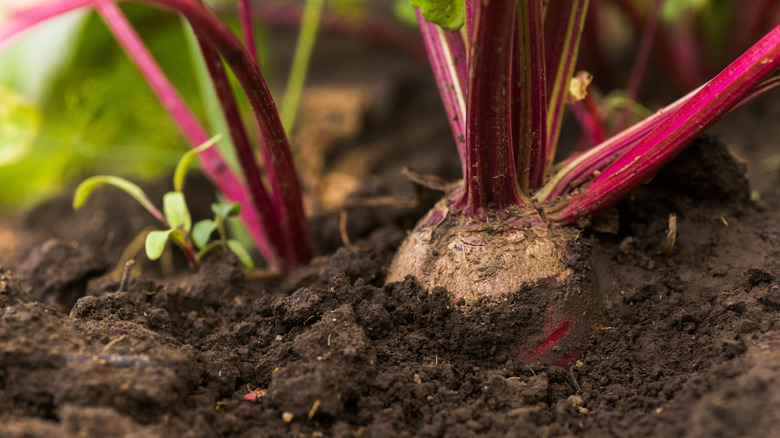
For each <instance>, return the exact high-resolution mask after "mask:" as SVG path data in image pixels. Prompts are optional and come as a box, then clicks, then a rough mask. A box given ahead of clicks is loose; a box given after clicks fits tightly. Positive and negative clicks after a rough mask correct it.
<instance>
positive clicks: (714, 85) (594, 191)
mask: <svg viewBox="0 0 780 438" xmlns="http://www.w3.org/2000/svg"><path fill="white" fill-rule="evenodd" d="M778 66H780V26H778V27H776V28H774V29H773V30H772V31H771V32H769V33H768V34H767V35H766V36H764V37H763V38H762V39H761V40H760V41H759V42H758V43H756V44H755V45H754V46H753V47H751V48H750V50H748V51H747V52H746V53H745V54H743V55H742V56H740V57H739V58H738V59H737V60H736V61H734V62H733V63H732V64H731V65H729V66H728V67H727V68H726V69H725V70H723V71H722V72H721V73H720V74H718V75H717V76H715V78H713V79H712V80H711V81H709V82H708V83H707V84H705V85H704V87H702V88H701V89H700V90H699V91H698V92H696V93H695V94H694V95H693V96H692V97H691V98H690V99H688V100H686V101H685V102H684V103H683V104H682V105H680V107H679V108H678V109H676V110H675V111H674V113H673V114H671V115H670V116H669V118H668V119H667V120H665V121H664V123H662V124H661V125H660V126H658V127H656V128H655V129H654V130H653V131H651V132H650V133H649V134H648V135H646V136H644V137H643V138H642V139H641V140H639V141H638V142H637V144H636V145H634V146H633V147H632V148H631V149H630V150H629V151H628V152H627V153H625V154H624V155H623V156H621V157H620V158H619V159H618V160H617V161H615V162H614V163H613V164H612V165H610V166H609V167H607V168H606V169H605V170H604V171H603V172H601V174H600V175H599V176H597V177H596V178H595V179H594V180H593V182H592V183H591V184H590V185H589V186H588V187H586V188H585V190H584V191H583V192H582V193H580V194H579V195H577V196H576V197H574V198H572V199H570V200H568V201H566V202H564V203H562V204H560V206H559V207H557V208H556V209H554V211H553V215H552V219H553V220H554V221H555V222H559V223H570V222H574V221H576V220H577V219H578V218H580V217H587V216H593V215H595V214H598V213H599V212H601V211H603V210H604V209H606V208H608V207H610V206H611V205H613V204H614V203H616V202H617V201H619V200H620V199H621V198H623V197H624V196H625V195H627V194H628V193H629V192H630V191H631V190H633V189H634V188H636V187H637V186H639V185H640V184H642V183H644V182H646V181H647V180H648V179H650V178H652V177H653V175H655V173H656V172H658V170H659V169H660V168H661V167H662V166H663V165H665V164H666V163H668V162H669V161H670V160H671V159H672V158H674V157H675V156H676V155H677V154H678V153H679V152H680V151H682V149H684V148H685V146H687V145H688V143H689V142H690V141H691V140H693V138H694V137H696V136H697V135H699V134H700V133H701V132H703V131H704V130H705V129H706V128H707V127H709V126H710V125H712V124H713V123H714V122H715V121H717V120H718V119H719V118H720V117H722V116H723V115H724V114H726V113H727V112H728V110H729V109H730V108H732V107H733V106H735V105H737V104H738V103H739V102H740V101H741V100H742V99H743V98H744V97H746V96H748V95H750V94H751V93H752V90H753V89H754V88H755V87H756V86H759V85H760V84H761V83H762V81H763V80H764V79H765V78H767V77H768V76H769V75H771V74H772V73H773V72H774V71H775V70H777V68H778Z"/></svg>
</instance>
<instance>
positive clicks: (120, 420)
mask: <svg viewBox="0 0 780 438" xmlns="http://www.w3.org/2000/svg"><path fill="white" fill-rule="evenodd" d="M400 77H402V78H404V79H402V80H400V82H399V80H398V79H393V80H392V82H390V84H389V85H387V84H385V86H389V87H390V88H391V89H392V90H394V91H397V92H399V93H401V94H402V95H403V96H405V97H404V98H403V99H397V100H396V101H394V102H393V103H392V104H388V105H391V108H390V109H389V110H387V111H386V112H385V113H383V114H384V115H377V113H371V112H367V113H366V115H365V119H364V126H363V127H362V128H361V129H358V130H357V131H356V132H355V133H354V135H353V136H351V137H350V136H347V137H341V138H340V139H339V140H338V144H337V145H335V146H333V145H331V146H329V147H330V148H333V149H329V151H330V152H329V154H330V155H329V157H328V158H327V160H326V161H329V162H330V163H333V162H336V161H338V160H339V157H341V158H343V157H344V156H345V154H349V153H350V152H349V151H351V150H356V149H357V148H359V147H360V146H361V145H365V144H376V143H377V142H380V144H383V145H384V144H385V142H387V144H389V145H390V146H389V147H392V148H394V149H391V150H392V151H393V153H392V154H391V155H390V154H387V153H385V154H386V155H384V156H380V158H379V159H377V158H376V157H374V158H373V159H371V160H364V161H363V162H364V163H365V162H367V163H369V164H370V165H369V164H366V165H367V166H368V170H367V171H365V172H363V174H361V175H362V177H363V178H364V179H363V180H362V181H363V182H362V183H361V184H362V185H361V188H360V189H359V190H358V191H357V192H354V193H353V194H352V195H350V196H351V197H350V198H349V199H351V200H352V205H353V207H351V208H350V209H349V210H348V214H346V215H340V214H339V212H338V211H332V210H328V209H327V208H322V209H321V210H320V211H319V213H318V215H317V216H316V217H315V218H314V219H313V221H312V223H313V230H314V232H315V234H316V236H317V240H318V242H319V246H320V249H321V251H322V252H323V253H326V254H328V253H329V254H330V255H328V256H323V257H321V258H318V259H316V260H315V261H314V262H313V263H311V264H310V265H309V266H307V267H304V268H301V269H299V270H297V271H295V272H293V273H292V274H291V275H289V276H288V277H286V278H284V279H282V280H274V279H263V278H261V277H258V276H247V275H246V274H245V272H244V271H243V270H242V268H241V266H240V264H239V263H238V262H237V261H236V260H235V259H234V258H233V257H232V256H229V255H224V254H216V255H214V256H212V257H210V258H207V259H206V261H205V264H204V266H203V267H202V269H201V270H200V271H199V272H198V273H197V274H189V273H186V271H182V270H177V271H175V272H178V276H170V275H161V274H160V273H159V272H158V271H157V270H156V268H154V266H152V265H141V266H139V269H138V270H137V271H135V272H136V273H135V274H134V275H133V276H132V278H131V280H130V281H129V284H128V285H127V287H126V289H125V290H122V291H119V290H118V288H119V282H118V281H117V278H116V276H113V277H112V276H110V275H108V276H107V275H106V274H108V273H109V271H111V270H112V269H114V265H116V264H117V263H118V260H119V258H120V255H121V253H122V251H123V250H124V249H125V247H126V246H127V245H128V244H130V243H131V241H132V240H133V238H134V237H135V235H136V234H137V233H138V232H140V231H141V230H142V229H143V228H144V227H145V226H148V225H150V224H152V223H153V222H152V221H150V220H148V219H147V218H146V216H145V215H144V212H143V211H142V210H140V209H136V207H134V206H132V205H133V204H132V203H130V202H125V200H121V202H120V201H117V198H118V197H117V196H111V195H110V194H103V195H101V194H100V193H98V194H97V197H96V198H95V199H94V200H92V201H91V202H90V203H89V204H88V206H87V207H86V209H85V210H83V211H80V212H78V213H72V212H70V211H69V207H68V204H69V201H68V200H67V199H65V198H63V199H62V200H57V201H52V202H49V203H46V204H43V205H41V206H39V207H37V208H36V209H35V210H33V211H32V212H30V213H28V214H27V215H26V216H25V217H23V218H20V219H19V220H18V221H17V222H15V223H14V224H13V226H12V227H3V228H0V232H3V233H8V232H9V230H10V231H12V232H13V236H14V237H13V239H14V244H13V245H10V246H9V248H12V249H13V251H11V249H8V250H4V251H5V252H4V254H3V258H0V260H2V261H3V264H4V266H5V267H4V268H2V269H1V270H0V436H3V437H44V436H46V437H49V436H58V437H60V436H61V437H83V436H101V437H113V436H117V437H118V436H138V437H155V436H160V437H163V436H168V437H170V436H177V437H178V436H182V437H213V436H264V437H265V436H268V437H275V436H278V437H290V436H295V437H298V436H312V437H316V436H334V437H354V436H361V437H397V436H421V437H470V436H507V437H510V436H511V437H518V436H529V437H539V436H550V437H568V436H606V437H608V436H615V437H633V436H689V437H711V436H723V437H728V436H755V437H758V436H762V437H764V436H772V435H773V433H776V432H773V431H774V430H775V429H776V425H777V424H778V421H780V398H779V397H778V396H777V394H780V329H779V328H778V321H780V318H779V317H778V315H779V314H778V312H779V311H780V276H779V274H778V264H779V262H778V244H780V225H778V223H779V222H778V221H777V217H778V215H779V214H780V192H778V191H777V190H773V189H771V188H770V189H766V190H765V191H763V192H762V197H763V199H758V198H757V196H755V194H754V193H751V188H750V185H749V183H748V180H747V178H746V177H745V166H744V164H743V163H741V162H740V161H738V160H736V159H734V158H733V157H732V156H731V154H730V153H729V151H728V148H727V147H726V146H725V145H724V144H722V143H720V142H719V140H717V139H716V138H712V137H704V138H701V139H699V140H696V142H695V143H694V145H693V146H691V147H690V148H689V149H688V150H686V151H685V152H683V153H682V154H681V155H680V156H679V157H678V158H676V159H675V160H674V161H673V162H672V163H671V164H670V165H669V166H668V167H667V168H665V169H664V170H662V171H661V172H660V173H659V174H658V175H657V176H656V177H655V178H654V179H653V181H652V182H650V183H649V184H647V185H646V186H644V187H642V188H640V189H639V190H637V191H636V192H634V193H633V194H632V196H631V197H630V198H628V199H626V200H624V201H623V202H622V203H621V204H619V205H618V206H617V207H615V208H613V209H612V210H611V211H610V212H608V213H607V214H605V215H603V216H602V217H601V218H599V219H596V220H593V221H592V222H591V223H582V224H580V226H581V227H582V237H581V238H582V239H585V240H587V241H588V242H589V244H590V245H591V246H592V248H593V262H592V264H593V268H594V270H595V271H596V273H597V275H598V280H599V285H600V291H601V299H602V303H603V304H602V305H603V316H602V319H601V323H600V325H599V327H598V333H597V334H596V335H595V336H594V337H593V339H592V341H591V342H590V344H589V345H588V346H587V348H586V349H585V350H584V351H583V353H582V355H581V357H580V359H579V360H578V361H576V363H575V364H574V365H573V366H571V367H570V368H569V369H562V368H557V367H535V368H518V367H517V365H516V357H512V356H511V355H507V354H506V353H505V351H506V350H507V348H506V346H507V345H511V344H512V343H519V342H520V341H521V340H519V339H517V333H516V332H515V331H514V330H513V324H512V322H513V321H512V320H511V319H510V318H517V315H518V310H517V307H516V306H515V305H516V303H513V302H507V303H505V305H504V306H495V307H494V308H493V309H491V311H490V312H488V311H485V312H471V313H463V312H460V311H459V309H458V303H457V302H455V301H453V300H452V299H451V297H450V296H449V294H448V292H447V291H446V290H445V289H443V288H432V289H430V290H425V289H423V288H422V287H420V286H419V284H418V283H417V282H416V281H415V280H414V279H413V278H407V279H405V280H403V281H400V282H397V283H391V284H389V285H384V283H385V276H386V269H387V266H388V264H389V263H390V260H391V259H392V257H393V254H394V252H395V250H396V249H397V248H398V246H399V245H400V243H401V241H402V240H403V239H404V237H405V236H406V230H407V229H409V228H411V227H412V226H413V225H414V223H415V221H416V220H418V219H419V218H420V217H422V215H423V214H424V213H425V211H426V210H427V209H428V208H430V206H431V205H432V203H433V202H435V200H436V199H435V194H434V193H430V192H427V191H420V190H418V189H416V188H415V187H414V186H413V185H412V184H410V183H408V182H406V181H405V180H404V179H403V177H401V176H399V174H398V173H397V172H398V169H399V168H400V167H401V166H402V165H407V164H411V165H412V166H413V167H417V168H418V169H417V170H420V171H422V172H425V173H433V174H437V175H440V176H444V177H447V178H450V179H452V178H455V177H456V176H457V172H458V170H459V168H458V164H457V161H456V157H455V155H454V152H452V150H454V149H452V150H450V149H449V148H450V147H451V145H450V144H449V143H448V142H447V141H443V140H441V139H442V138H446V135H448V132H447V129H448V127H447V121H446V119H444V118H443V116H441V115H440V104H439V103H438V102H437V100H436V96H435V94H433V95H431V94H428V93H423V92H421V90H424V89H431V85H432V84H430V83H428V82H425V81H423V80H419V79H417V76H409V77H411V79H407V78H406V77H405V76H404V75H400ZM394 78H396V76H394ZM380 88H381V87H380ZM774 107H777V105H774V106H772V104H771V102H770V101H767V100H763V101H759V102H758V103H757V104H756V105H754V106H752V107H749V108H746V110H750V111H753V112H756V111H758V112H761V111H766V112H770V111H771V109H770V108H774ZM761 108H764V109H763V110H762V109H761ZM743 111H744V110H743ZM380 113H381V112H380ZM420 114H439V115H438V116H437V117H419V116H420ZM398 126H404V127H407V126H408V127H409V131H404V132H397V131H398ZM405 129H406V128H405ZM721 129H724V128H721ZM734 129H739V126H737V127H735V128H734ZM385 136H390V137H385ZM387 138H390V139H391V140H388V139H387ZM379 139H382V140H379ZM422 145H425V147H422ZM351 147H352V148H354V149H350V148H351ZM751 147H752V148H753V149H757V148H761V147H764V148H771V147H773V145H772V144H771V143H770V144H764V145H758V144H752V145H751ZM368 149H371V148H368ZM380 149H381V148H380ZM333 150H339V151H341V152H339V153H336V152H333ZM377 150H378V149H377ZM442 156H446V157H450V158H449V159H441V158H440V157H442ZM358 161H359V160H358ZM353 162H354V161H353ZM348 167H349V166H346V167H345V169H346V168H348ZM326 168H327V167H326ZM366 175H377V176H376V177H373V178H371V177H368V179H365V177H366ZM325 176H327V175H325ZM331 176H332V175H331ZM359 176H360V175H357V176H355V175H351V176H350V175H347V177H354V178H358V177H359ZM767 178H775V176H774V175H770V176H767ZM193 184H198V183H197V182H196V183H193ZM762 184H764V185H763V187H768V186H769V185H768V184H766V182H765V181H764V182H763V183H762ZM167 188H168V187H165V186H161V187H159V188H157V189H155V190H157V191H159V192H160V193H162V192H163V191H165V190H167ZM194 189H195V188H194V186H193V190H194ZM205 191H206V190H202V189H200V190H199V191H198V192H199V193H204V192H205ZM152 198H153V199H158V197H155V196H154V195H152ZM369 199H374V200H376V199H382V200H383V201H382V202H381V203H379V204H381V205H382V207H381V208H377V207H370V206H369V205H371V203H370V202H368V201H367V200H369ZM409 199H414V200H415V202H414V204H415V205H411V204H410V203H409V202H408V201H409ZM197 208H201V211H204V212H205V213H203V214H202V216H205V215H206V214H207V211H208V210H207V209H208V200H205V201H204V202H203V205H202V206H200V207H197V206H196V207H195V208H194V209H195V210H196V211H197ZM194 215H195V216H198V213H197V212H196V213H194ZM671 215H675V217H676V225H671V226H670V216H671ZM345 218H346V227H343V225H345V224H344V223H343V222H344V220H343V219H345ZM340 219H341V220H340ZM340 222H342V223H340ZM340 225H342V226H341V227H340ZM340 228H342V229H343V231H345V233H342V232H340V230H339V229H340ZM670 228H672V230H670ZM344 234H346V236H344ZM2 235H6V234H2ZM670 236H674V239H672V237H670ZM345 237H347V238H350V240H351V242H350V244H349V245H348V246H347V247H345V246H343V245H341V242H342V240H344V238H345ZM671 240H673V245H671V243H670V241H671ZM6 244H7V243H6ZM670 245H671V246H670ZM334 251H335V252H334ZM13 257H19V258H18V259H15V258H13ZM139 261H140V258H139ZM173 263H174V267H175V266H176V261H175V260H174V261H173ZM139 271H140V272H141V273H139ZM508 315H509V316H508Z"/></svg>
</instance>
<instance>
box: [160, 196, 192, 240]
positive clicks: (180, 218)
mask: <svg viewBox="0 0 780 438" xmlns="http://www.w3.org/2000/svg"><path fill="white" fill-rule="evenodd" d="M163 212H164V213H165V218H166V219H168V224H169V226H170V227H171V228H179V229H182V230H184V231H185V232H187V233H189V232H190V230H191V229H192V218H191V217H190V211H189V209H187V202H186V201H185V200H184V194H183V193H181V192H168V193H166V194H165V196H163Z"/></svg>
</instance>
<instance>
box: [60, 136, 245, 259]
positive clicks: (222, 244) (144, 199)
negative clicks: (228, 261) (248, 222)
mask: <svg viewBox="0 0 780 438" xmlns="http://www.w3.org/2000/svg"><path fill="white" fill-rule="evenodd" d="M220 137H221V135H217V136H214V137H213V138H211V139H210V140H209V141H207V142H206V143H204V144H202V145H200V146H198V147H197V148H195V149H192V150H190V151H187V153H185V154H184V155H183V156H182V157H181V160H179V163H178V164H177V165H176V170H175V172H174V174H173V187H174V190H173V191H171V192H168V193H166V194H165V195H163V209H162V212H160V210H158V209H157V207H156V206H155V205H154V204H153V203H152V202H151V201H150V200H149V197H148V196H147V195H146V193H144V191H143V189H141V187H139V186H138V185H137V184H135V183H133V182H130V181H128V180H126V179H124V178H120V177H117V176H106V175H98V176H93V177H91V178H87V179H86V180H84V181H83V182H82V183H81V184H79V186H78V187H77V188H76V193H75V195H74V196H73V208H74V209H76V210H78V209H79V208H81V207H82V206H83V205H84V204H85V203H86V202H87V200H88V199H89V197H90V196H91V195H92V193H93V192H94V191H95V189H96V188H98V187H100V186H102V185H110V186H114V187H117V188H119V189H121V190H123V191H124V192H125V193H127V194H128V195H130V196H131V197H132V198H133V199H135V200H136V201H138V203H139V204H141V206H143V207H144V208H145V209H146V211H148V212H149V213H151V214H152V216H154V217H155V218H157V220H159V221H160V222H161V223H162V224H163V226H165V227H167V229H165V230H154V231H150V232H149V233H148V234H147V236H146V242H145V245H144V248H145V251H146V256H147V257H148V258H149V260H157V259H159V258H160V256H162V254H163V251H165V247H166V246H167V244H168V242H171V243H173V244H174V245H176V246H178V247H179V248H181V250H182V252H183V253H184V256H185V257H186V258H187V261H188V262H189V264H190V267H191V268H192V269H193V270H195V271H197V270H198V267H199V266H200V260H201V259H202V258H203V257H204V256H205V255H206V254H207V253H208V252H210V251H213V250H216V249H218V248H221V249H225V250H229V251H232V252H233V253H234V254H235V255H236V256H237V257H238V259H239V260H240V261H241V262H242V263H243V264H244V266H246V267H247V269H254V264H253V263H252V258H251V257H250V256H249V253H248V252H247V250H246V248H244V246H243V245H242V244H241V243H240V242H239V241H237V240H233V239H228V238H227V237H226V234H225V221H227V219H229V218H231V217H235V216H237V215H238V214H239V212H240V211H241V205H240V204H236V203H230V204H213V205H212V207H211V209H212V211H213V212H214V219H213V220H212V219H205V220H202V221H200V222H198V223H196V224H195V226H193V225H192V218H191V216H190V211H189V208H188V207H187V201H186V200H185V198H184V181H185V179H186V176H187V172H188V170H189V168H190V166H192V162H193V161H194V160H195V157H196V156H197V154H199V153H201V152H203V151H205V150H207V149H208V148H210V147H212V146H213V145H214V144H215V143H216V142H217V141H219V139H220ZM215 230H217V231H218V232H219V240H217V241H213V242H209V239H210V238H211V235H212V234H213V232H214V231H215ZM193 244H194V245H193ZM196 247H197V248H199V249H200V251H198V252H197V253H196V251H195V248H196Z"/></svg>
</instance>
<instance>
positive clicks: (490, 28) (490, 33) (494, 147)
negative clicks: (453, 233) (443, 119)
mask: <svg viewBox="0 0 780 438" xmlns="http://www.w3.org/2000/svg"><path fill="white" fill-rule="evenodd" d="M516 5H517V0H493V1H491V2H481V1H479V2H475V3H474V5H473V13H474V17H473V22H474V24H473V26H474V33H473V35H469V38H470V56H469V93H468V102H467V115H466V117H467V119H466V128H467V131H466V175H465V190H464V193H463V196H462V198H461V199H460V200H459V201H458V203H457V206H458V207H461V208H463V209H464V211H465V214H466V215H467V216H471V217H476V218H480V219H485V218H486V217H487V216H486V212H487V210H489V209H491V210H494V211H497V212H499V213H501V212H503V211H504V210H505V209H506V208H507V207H510V206H513V205H521V202H522V201H521V198H520V193H519V190H518V186H517V179H516V177H515V162H514V151H513V144H512V126H511V123H510V122H511V115H510V108H511V103H510V98H511V96H512V93H511V86H512V85H511V84H510V78H511V77H512V75H511V71H512V70H511V69H512V59H511V53H512V45H513V44H515V42H514V41H513V39H514V37H515V31H514V25H515V20H516V19H517V17H516V15H515V14H511V13H507V11H514V10H515V6H516ZM467 17H468V14H467ZM467 20H468V18H467ZM486 78H490V79H491V80H486Z"/></svg>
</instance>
